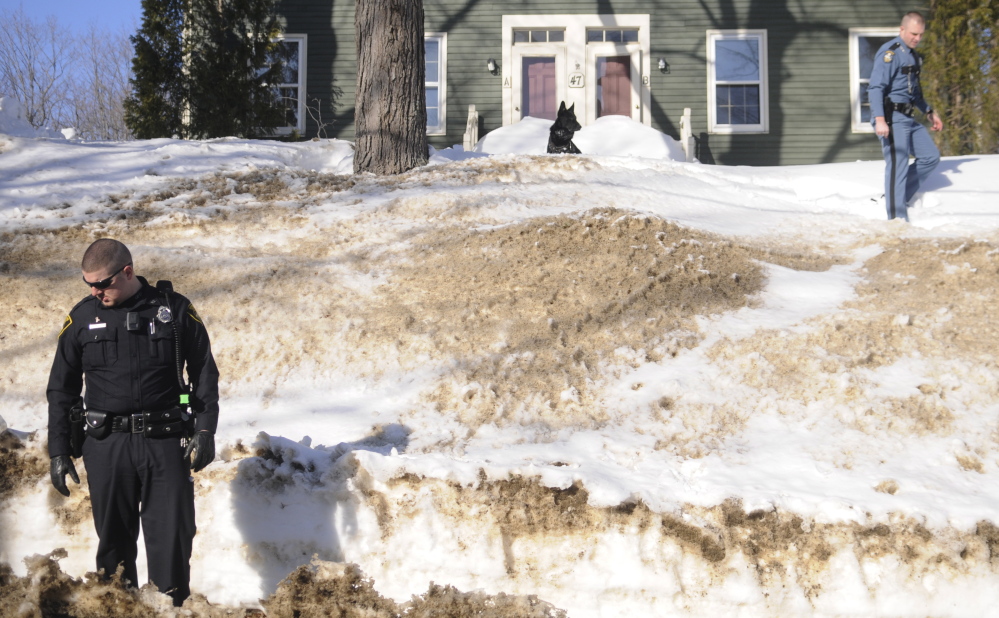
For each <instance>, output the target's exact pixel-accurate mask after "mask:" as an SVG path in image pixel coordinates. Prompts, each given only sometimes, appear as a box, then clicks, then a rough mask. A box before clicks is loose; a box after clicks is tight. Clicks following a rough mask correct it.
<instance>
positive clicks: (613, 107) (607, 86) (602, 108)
mask: <svg viewBox="0 0 999 618" xmlns="http://www.w3.org/2000/svg"><path fill="white" fill-rule="evenodd" d="M601 116H631V57H630V56H600V57H598V58H597V118H600V117H601Z"/></svg>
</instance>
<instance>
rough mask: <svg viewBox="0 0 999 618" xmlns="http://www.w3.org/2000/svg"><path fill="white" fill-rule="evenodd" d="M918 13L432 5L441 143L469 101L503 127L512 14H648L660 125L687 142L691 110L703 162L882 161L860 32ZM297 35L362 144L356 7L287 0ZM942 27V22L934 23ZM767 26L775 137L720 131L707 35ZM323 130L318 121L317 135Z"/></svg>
mask: <svg viewBox="0 0 999 618" xmlns="http://www.w3.org/2000/svg"><path fill="white" fill-rule="evenodd" d="M909 8H910V7H909V5H907V4H903V3H902V2H900V1H899V0H887V1H884V2H879V3H871V2H858V1H854V0H671V1H667V0H659V1H646V2H642V1H639V0H630V1H611V0H600V1H590V0H580V1H574V2H573V1H564V0H563V1H553V0H547V1H546V0H538V1H532V2H525V1H523V0H510V1H507V2H502V3H493V2H489V3H486V2H481V1H477V0H453V1H448V0H424V12H425V24H424V26H425V29H426V31H427V32H446V33H447V52H448V53H447V58H446V71H447V84H446V88H447V125H446V127H447V134H446V135H443V136H431V137H430V143H431V144H432V145H433V146H435V147H437V148H446V147H449V146H451V145H453V144H460V143H461V142H462V134H463V132H464V130H465V121H466V117H467V112H468V106H469V104H474V105H475V106H476V109H477V111H478V113H479V118H480V129H479V135H480V137H481V136H482V135H485V134H486V133H487V132H489V131H491V130H494V129H496V128H499V127H500V126H501V124H502V122H501V114H502V101H501V78H500V77H499V76H494V75H491V74H490V73H489V72H488V71H487V70H486V60H487V59H488V58H490V57H491V58H494V59H496V61H497V62H500V61H501V59H502V55H503V54H502V48H501V47H502V39H501V32H500V28H501V20H502V17H503V15H532V14H607V13H618V14H648V15H649V16H650V33H649V34H650V39H651V56H652V57H651V58H650V59H649V61H650V62H653V63H654V62H656V60H657V59H658V58H659V57H664V58H666V59H667V61H668V62H669V64H670V72H669V73H668V74H665V75H664V74H661V73H659V71H658V70H656V69H655V68H653V71H652V75H651V80H652V83H651V93H652V97H651V108H650V112H651V117H652V126H653V127H654V128H656V129H658V130H660V131H663V132H664V133H666V134H668V135H671V136H673V137H674V138H678V137H679V121H680V116H681V115H682V113H683V109H684V108H686V107H689V108H691V114H692V125H693V129H694V135H695V138H696V140H697V148H698V158H699V159H700V160H701V161H702V162H704V163H717V164H725V165H794V164H813V163H824V162H838V161H855V160H858V159H880V158H881V150H880V147H879V145H878V142H877V139H876V138H875V137H874V136H873V135H872V134H870V133H853V132H852V129H851V124H850V122H851V119H850V84H849V30H850V28H859V27H878V28H888V29H894V28H897V26H898V22H899V20H900V18H901V16H902V14H903V13H904V12H905V11H906V10H909ZM278 12H279V15H280V17H281V21H282V23H283V26H284V28H285V31H286V32H287V33H289V34H292V33H294V34H303V33H304V34H307V35H308V77H307V83H306V89H307V97H308V98H309V100H310V104H312V106H313V107H317V106H316V105H315V103H314V102H313V100H314V99H315V98H318V99H320V100H321V103H320V104H319V105H318V107H317V109H318V110H319V112H320V113H321V114H322V118H323V120H324V121H325V122H327V123H331V124H329V125H328V126H327V128H326V133H327V135H328V136H329V137H338V138H341V139H348V140H349V139H353V136H354V135H353V134H354V104H353V100H354V89H355V81H356V78H357V72H356V49H355V44H354V2H353V1H347V0H324V1H317V0H282V1H281V2H280V3H279V5H278ZM929 27H932V22H931V23H930V24H929ZM740 28H744V29H765V30H767V41H768V48H767V53H768V63H769V74H768V79H769V100H770V116H769V121H770V127H769V128H770V130H769V132H768V133H767V134H742V135H726V134H709V133H708V132H707V122H708V110H707V105H708V97H707V88H708V80H707V68H706V31H707V30H712V29H713V30H734V29H740ZM316 132H317V124H316V123H315V122H314V121H312V120H311V119H310V120H308V121H307V127H306V133H305V137H313V136H315V135H316Z"/></svg>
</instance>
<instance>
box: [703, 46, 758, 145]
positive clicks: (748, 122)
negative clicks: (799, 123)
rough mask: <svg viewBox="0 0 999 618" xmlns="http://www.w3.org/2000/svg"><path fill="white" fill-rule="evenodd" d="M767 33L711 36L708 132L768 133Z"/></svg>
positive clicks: (709, 48)
mask: <svg viewBox="0 0 999 618" xmlns="http://www.w3.org/2000/svg"><path fill="white" fill-rule="evenodd" d="M767 99H768V93H767V33H766V31H765V30H738V31H736V30H727V31H709V32H708V125H709V127H708V130H709V131H711V132H713V133H766V132H767V130H768V128H769V111H768V109H767Z"/></svg>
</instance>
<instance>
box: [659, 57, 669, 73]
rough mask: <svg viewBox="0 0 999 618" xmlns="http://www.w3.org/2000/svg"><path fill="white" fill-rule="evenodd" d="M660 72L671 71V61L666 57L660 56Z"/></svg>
mask: <svg viewBox="0 0 999 618" xmlns="http://www.w3.org/2000/svg"><path fill="white" fill-rule="evenodd" d="M659 72H660V73H669V63H668V62H666V59H665V58H660V59H659Z"/></svg>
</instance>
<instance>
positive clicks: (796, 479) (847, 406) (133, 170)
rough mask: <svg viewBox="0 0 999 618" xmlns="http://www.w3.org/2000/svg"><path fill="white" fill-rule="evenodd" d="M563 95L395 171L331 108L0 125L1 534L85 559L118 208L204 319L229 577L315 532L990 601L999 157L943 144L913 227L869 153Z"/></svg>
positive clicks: (531, 586) (691, 602) (212, 581)
mask: <svg viewBox="0 0 999 618" xmlns="http://www.w3.org/2000/svg"><path fill="white" fill-rule="evenodd" d="M546 126H547V123H544V122H537V123H533V124H532V123H528V122H525V123H521V125H519V126H514V127H510V128H507V129H503V130H501V131H498V132H494V133H492V134H490V135H487V136H486V137H485V138H484V139H483V140H482V142H480V144H479V147H478V148H477V152H469V153H466V152H462V151H461V149H460V148H458V149H448V150H445V151H441V152H438V153H436V154H435V155H434V157H433V158H432V160H431V163H430V165H428V166H427V167H425V168H422V169H418V170H414V171H412V172H410V173H407V174H404V175H401V176H398V177H388V178H384V177H374V176H366V175H364V176H354V175H351V174H350V170H351V168H352V161H351V155H352V148H351V145H350V144H348V143H346V142H341V141H335V140H322V141H312V142H304V143H294V144H292V143H281V142H268V141H247V140H238V139H221V140H211V141H205V142H185V141H177V140H166V139H164V140H153V141H135V142H127V143H85V142H79V141H72V140H69V141H67V140H61V139H46V138H33V137H11V136H8V135H0V286H2V287H0V292H2V295H3V299H4V300H3V303H2V308H0V324H2V325H3V328H2V329H0V356H2V359H3V360H2V363H0V415H2V417H3V419H4V421H5V422H6V424H7V425H8V426H9V434H8V435H12V436H15V437H17V438H18V439H20V440H22V441H23V442H24V443H26V445H27V448H26V449H24V450H20V451H17V453H18V455H17V456H16V457H14V458H8V459H6V460H5V461H7V462H8V463H7V464H5V465H9V466H10V467H9V469H8V470H5V471H4V473H5V474H7V475H8V476H10V477H11V478H16V479H17V481H16V482H15V483H14V485H15V486H14V488H13V489H12V490H10V491H8V492H7V493H5V494H3V495H0V498H2V499H3V502H2V505H0V530H2V533H0V534H2V538H0V561H2V562H7V563H9V564H10V565H11V566H12V567H13V568H14V570H15V572H16V573H18V574H24V573H25V565H24V564H23V562H22V559H23V558H25V557H26V556H29V555H31V554H36V553H41V554H44V553H49V552H51V551H52V550H53V549H55V548H59V547H62V548H65V549H66V550H67V551H68V556H67V557H65V558H63V559H62V560H61V561H60V565H61V567H62V568H63V569H64V570H65V571H66V572H67V573H69V574H71V575H74V576H80V575H82V574H83V573H84V572H85V571H87V570H89V569H92V568H93V553H94V548H95V545H96V539H95V535H94V533H93V528H92V525H91V523H90V516H89V503H88V502H87V501H86V500H85V494H86V490H85V484H84V486H83V487H80V488H78V487H76V486H72V487H71V489H72V490H73V495H72V496H71V497H70V498H69V499H63V498H62V497H60V496H58V495H57V494H56V493H55V492H54V491H53V490H51V489H50V487H49V482H48V478H47V461H46V460H45V458H44V453H43V450H42V449H43V446H44V433H45V431H44V427H45V423H46V404H45V397H44V388H45V383H46V379H47V373H48V368H49V365H50V363H51V355H52V352H53V350H54V342H55V336H56V333H57V332H58V329H59V326H60V324H61V323H62V319H63V316H64V315H65V313H66V311H68V309H69V308H70V307H72V305H73V304H74V303H75V302H76V300H78V299H79V298H81V297H82V296H83V295H84V294H85V293H86V292H87V290H86V289H85V288H84V286H83V285H82V284H81V283H80V282H79V271H78V264H79V258H80V255H82V252H83V250H84V249H85V248H86V246H87V245H88V244H89V243H90V242H91V241H92V240H93V239H95V238H98V237H102V236H111V237H114V238H118V239H120V240H122V241H124V242H125V243H126V244H128V245H129V247H130V248H131V249H132V252H133V255H134V257H135V260H136V268H137V270H138V272H139V273H140V274H144V275H145V276H147V277H148V278H150V279H157V278H164V279H171V280H173V282H174V285H175V287H176V288H177V289H178V290H179V291H181V292H183V293H184V294H186V295H187V296H189V297H190V298H192V300H193V301H194V303H195V304H196V306H197V307H198V311H199V313H201V314H202V315H203V316H204V317H205V318H206V320H207V324H208V327H209V331H210V333H211V335H212V337H213V347H214V349H215V354H216V359H217V361H218V364H219V367H220V370H221V372H222V380H223V382H222V385H221V390H222V395H223V403H222V415H221V424H220V427H219V434H218V445H219V453H220V456H219V459H218V460H217V461H216V462H215V463H214V464H213V465H212V466H210V467H209V468H208V469H206V470H205V471H204V472H202V473H200V474H198V475H196V483H197V488H198V489H197V491H198V494H197V496H198V497H197V510H198V536H197V537H196V539H195V556H194V560H193V564H192V567H193V580H192V588H193V589H194V590H195V591H196V592H199V593H201V594H204V595H206V596H207V597H208V599H209V600H210V601H212V602H214V603H224V604H229V605H245V606H255V605H256V603H257V602H258V599H261V598H263V597H265V596H266V595H268V594H270V593H272V592H274V590H275V588H276V586H277V584H278V582H279V581H280V580H281V579H282V578H283V577H285V576H286V575H287V574H288V573H289V572H291V571H292V570H293V569H295V568H296V567H297V566H299V565H302V564H307V563H309V561H310V560H311V559H312V557H313V556H314V555H315V556H317V558H318V560H321V561H330V562H347V563H355V564H357V565H359V567H360V568H361V570H362V571H363V572H364V573H365V574H366V575H367V576H369V577H371V578H373V579H374V583H375V588H376V589H377V590H378V591H379V592H380V593H381V594H383V595H385V596H386V597H390V598H392V599H396V600H398V601H402V600H406V599H409V598H410V597H411V595H414V594H421V593H423V592H425V591H426V590H427V588H428V585H429V583H430V582H431V581H433V582H436V583H437V584H450V585H453V586H455V587H456V588H458V589H459V590H483V591H485V592H487V593H493V594H495V593H499V592H505V593H509V594H517V595H528V594H533V595H537V596H538V597H539V598H541V599H544V600H545V601H548V602H550V603H552V604H553V605H555V606H556V607H559V608H562V609H565V610H566V611H567V612H568V615H570V616H574V617H576V616H580V617H583V616H632V615H684V616H717V615H735V614H738V615H740V616H773V615H815V616H820V615H821V616H826V615H830V616H831V615H891V616H920V617H921V616H927V615H933V616H970V615H976V616H986V615H999V610H997V609H996V608H997V607H999V575H997V567H999V528H997V527H996V525H995V524H996V523H997V522H999V484H997V483H996V482H995V478H996V475H997V474H999V457H997V455H996V446H997V443H999V398H997V395H999V386H997V380H996V378H997V367H996V356H995V350H996V346H997V344H999V318H996V317H995V312H994V311H993V307H994V305H995V303H996V302H997V301H999V285H997V284H999V238H997V236H999V234H997V232H999V202H997V200H996V197H997V193H999V190H997V188H996V187H997V184H996V178H997V177H999V157H997V156H973V157H955V158H946V159H944V160H943V161H942V163H941V164H940V167H939V168H938V171H937V173H936V174H934V175H933V177H932V178H931V179H930V181H929V184H928V186H927V187H926V189H927V191H926V193H925V194H924V195H923V196H922V197H921V199H920V201H919V203H918V204H917V205H916V206H915V207H914V208H911V210H910V214H911V217H912V223H911V224H906V223H901V222H897V221H895V222H888V221H885V220H884V218H885V217H884V207H883V203H882V202H881V201H880V200H879V196H880V195H881V193H882V190H881V186H882V174H883V163H882V162H880V161H870V162H856V163H844V164H832V165H815V166H800V167H779V168H753V167H723V166H707V165H700V164H697V163H682V162H678V161H676V160H674V159H676V158H679V157H680V152H681V151H680V150H679V149H678V148H677V147H676V144H675V143H673V142H672V140H670V139H669V138H667V137H665V136H662V135H661V134H653V133H655V132H653V133H649V131H650V129H648V128H647V127H642V126H640V125H637V124H635V123H631V122H630V121H622V120H621V119H611V120H609V121H602V122H600V123H597V124H596V125H594V126H592V127H588V128H586V129H584V130H583V131H581V132H579V133H577V135H576V138H575V140H574V141H575V142H576V143H577V145H579V146H580V148H581V149H582V150H583V151H584V153H585V152H589V153H597V154H586V155H583V156H547V155H542V154H538V153H542V152H543V151H544V144H545V141H546V139H547V133H546ZM871 139H874V138H873V137H872V138H871ZM636 145H639V146H641V147H640V148H636ZM0 428H2V425H0ZM10 462H13V463H10ZM139 570H140V574H144V571H145V568H144V565H143V564H140V569H139Z"/></svg>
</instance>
